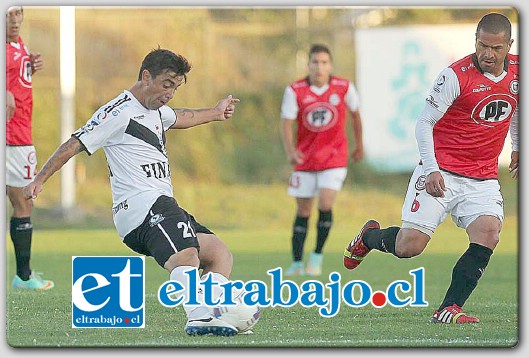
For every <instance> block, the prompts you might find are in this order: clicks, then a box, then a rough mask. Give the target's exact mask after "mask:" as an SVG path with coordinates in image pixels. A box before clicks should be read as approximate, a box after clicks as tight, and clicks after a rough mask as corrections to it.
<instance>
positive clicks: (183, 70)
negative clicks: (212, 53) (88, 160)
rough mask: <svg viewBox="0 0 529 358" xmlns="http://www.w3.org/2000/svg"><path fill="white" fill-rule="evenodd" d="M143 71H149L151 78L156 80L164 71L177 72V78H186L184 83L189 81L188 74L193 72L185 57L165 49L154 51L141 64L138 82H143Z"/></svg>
mask: <svg viewBox="0 0 529 358" xmlns="http://www.w3.org/2000/svg"><path fill="white" fill-rule="evenodd" d="M143 70H147V71H149V73H150V74H151V76H152V77H153V78H155V77H156V76H158V75H159V74H160V73H162V72H164V71H167V70H169V71H172V72H175V73H176V75H177V76H184V82H186V81H187V77H186V74H187V73H188V72H189V71H191V64H190V63H189V62H188V61H187V59H186V58H185V57H184V56H181V55H177V54H175V53H174V52H172V51H169V50H164V49H160V48H157V49H154V50H152V51H151V52H150V53H149V54H148V55H147V56H145V58H144V59H143V62H142V63H141V68H140V73H139V75H138V81H140V80H141V74H142V73H143Z"/></svg>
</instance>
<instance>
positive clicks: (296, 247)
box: [292, 216, 309, 261]
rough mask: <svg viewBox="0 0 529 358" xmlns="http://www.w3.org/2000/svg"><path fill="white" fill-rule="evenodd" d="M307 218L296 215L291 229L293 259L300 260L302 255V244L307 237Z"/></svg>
mask: <svg viewBox="0 0 529 358" xmlns="http://www.w3.org/2000/svg"><path fill="white" fill-rule="evenodd" d="M308 221H309V218H303V217H300V216H296V220H295V221H294V228H293V229H292V231H293V232H292V255H293V256H294V261H301V259H302V257H303V245H304V244H305V238H306V237H307V223H308Z"/></svg>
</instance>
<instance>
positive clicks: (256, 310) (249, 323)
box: [212, 290, 262, 333]
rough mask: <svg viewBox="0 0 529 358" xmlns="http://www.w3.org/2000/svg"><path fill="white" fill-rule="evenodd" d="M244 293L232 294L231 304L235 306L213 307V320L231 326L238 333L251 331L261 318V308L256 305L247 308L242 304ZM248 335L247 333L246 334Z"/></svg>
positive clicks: (242, 291) (241, 291)
mask: <svg viewBox="0 0 529 358" xmlns="http://www.w3.org/2000/svg"><path fill="white" fill-rule="evenodd" d="M245 293H246V291H244V290H240V291H237V292H234V298H233V302H235V303H236V305H235V306H222V305H221V306H215V307H213V309H212V314H213V316H214V317H215V318H219V319H222V320H223V321H225V322H226V323H229V324H231V325H232V326H234V327H235V328H237V330H238V331H239V333H244V332H248V331H249V330H250V329H252V328H253V327H254V326H255V325H256V323H257V321H259V318H260V317H261V313H262V308H261V307H260V306H258V305H256V306H249V305H247V304H245V303H244V300H243V297H244V294H245ZM248 333H249V332H248Z"/></svg>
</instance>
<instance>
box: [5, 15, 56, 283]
mask: <svg viewBox="0 0 529 358" xmlns="http://www.w3.org/2000/svg"><path fill="white" fill-rule="evenodd" d="M23 20H24V10H23V9H22V7H21V6H13V7H10V8H9V9H8V10H7V13H6V191H7V196H8V197H9V201H11V204H12V205H13V213H12V217H11V220H10V228H9V231H10V234H11V240H12V241H13V245H14V248H15V259H16V267H17V269H16V270H17V274H16V275H15V277H14V279H13V287H15V288H25V289H35V290H48V289H51V288H53V286H54V284H53V282H52V281H49V280H43V279H42V278H41V277H40V276H39V275H38V274H37V273H36V272H34V271H32V270H31V266H30V258H31V240H32V236H33V225H32V223H31V212H32V210H33V203H32V201H31V200H26V199H25V198H24V194H23V187H24V186H26V185H27V184H29V183H31V181H32V180H33V177H34V176H35V174H36V171H37V155H36V153H35V147H34V146H33V141H32V137H31V122H32V112H33V93H32V83H31V78H32V75H33V74H34V73H35V72H37V71H39V70H41V69H42V66H43V61H42V58H41V56H40V54H38V53H37V54H33V53H30V52H29V50H28V48H27V47H26V45H25V44H24V42H23V41H22V38H21V37H20V27H21V25H22V22H23Z"/></svg>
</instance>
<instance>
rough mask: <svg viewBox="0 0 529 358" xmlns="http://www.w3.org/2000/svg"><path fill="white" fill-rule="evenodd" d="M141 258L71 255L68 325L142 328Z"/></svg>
mask: <svg viewBox="0 0 529 358" xmlns="http://www.w3.org/2000/svg"><path fill="white" fill-rule="evenodd" d="M144 272H145V257H143V256H73V257H72V328H143V327H144V326H145V274H144Z"/></svg>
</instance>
